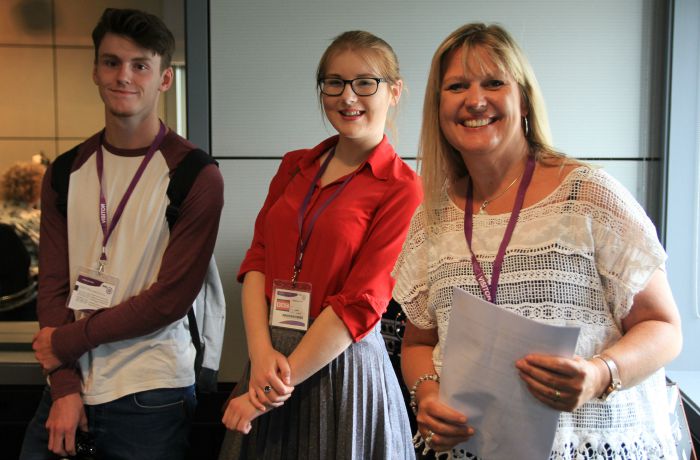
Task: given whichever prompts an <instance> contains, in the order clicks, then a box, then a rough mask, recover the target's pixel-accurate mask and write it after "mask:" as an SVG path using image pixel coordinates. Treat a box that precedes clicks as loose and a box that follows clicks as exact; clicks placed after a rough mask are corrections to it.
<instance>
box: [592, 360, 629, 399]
mask: <svg viewBox="0 0 700 460" xmlns="http://www.w3.org/2000/svg"><path fill="white" fill-rule="evenodd" d="M593 357H594V358H598V359H599V360H601V361H603V362H604V363H605V365H606V366H607V368H608V370H609V371H610V385H608V387H607V388H606V389H605V391H603V394H602V395H600V396H598V399H600V400H601V401H606V400H607V399H609V398H610V397H611V396H612V395H613V393H615V392H616V391H619V390H622V380H620V371H619V370H618V369H617V364H615V361H613V360H612V358H610V357H609V356H606V355H595V356H593Z"/></svg>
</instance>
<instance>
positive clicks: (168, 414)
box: [20, 385, 197, 460]
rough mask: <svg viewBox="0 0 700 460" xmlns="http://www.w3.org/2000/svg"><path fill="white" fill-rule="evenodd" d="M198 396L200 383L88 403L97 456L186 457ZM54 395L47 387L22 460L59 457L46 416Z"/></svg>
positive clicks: (149, 459)
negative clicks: (52, 446) (51, 443)
mask: <svg viewBox="0 0 700 460" xmlns="http://www.w3.org/2000/svg"><path fill="white" fill-rule="evenodd" d="M196 406H197V398H196V396H195V392H194V385H192V386H189V387H184V388H159V389H155V390H149V391H142V392H139V393H134V394H130V395H127V396H123V397H121V398H119V399H116V400H114V401H110V402H108V403H104V404H97V405H92V406H89V405H86V406H85V414H86V415H87V419H88V427H89V432H90V435H91V436H92V438H93V439H94V443H95V447H96V448H97V458H99V459H106V460H117V459H124V460H127V459H128V460H137V459H144V460H160V459H163V460H166V459H167V460H170V459H183V458H185V453H186V451H187V448H188V446H189V441H188V438H189V432H190V425H191V422H192V417H193V415H194V410H195V408H196ZM50 408H51V394H50V393H49V389H48V387H47V388H46V389H45V390H44V395H43V397H42V400H41V403H40V404H39V408H38V409H37V411H36V414H35V415H34V418H33V419H32V420H31V422H29V426H28V427H27V431H26V434H25V436H24V442H23V443H22V453H21V454H20V460H48V459H55V458H58V457H57V456H55V455H53V454H52V453H51V452H49V450H48V448H47V446H48V441H49V433H48V431H47V430H46V427H45V424H46V419H47V418H48V416H49V410H50Z"/></svg>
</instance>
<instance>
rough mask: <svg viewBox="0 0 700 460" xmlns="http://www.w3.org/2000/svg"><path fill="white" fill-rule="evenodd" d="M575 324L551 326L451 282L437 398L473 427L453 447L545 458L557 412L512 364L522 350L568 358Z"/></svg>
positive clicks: (576, 330)
mask: <svg viewBox="0 0 700 460" xmlns="http://www.w3.org/2000/svg"><path fill="white" fill-rule="evenodd" d="M579 332H580V328H578V327H564V326H552V325H548V324H543V323H540V322H537V321H533V320H531V319H528V318H524V317H522V316H520V315H518V314H516V313H513V312H509V311H506V310H504V309H503V308H501V307H497V306H495V305H493V304H491V303H489V302H486V301H485V300H483V299H481V298H479V297H476V296H473V295H471V294H469V293H468V292H466V291H464V290H462V289H459V288H454V292H453V303H452V313H451V316H450V324H449V327H448V330H447V338H446V340H445V350H444V352H445V353H444V359H443V367H442V375H441V376H440V382H441V383H440V399H441V400H442V401H444V402H445V403H446V404H448V405H449V406H451V407H453V408H455V409H456V410H459V411H460V412H462V413H464V414H465V415H466V416H467V417H468V418H469V425H471V426H473V427H474V429H475V430H476V433H475V434H474V436H473V437H472V438H470V439H469V441H468V442H466V443H464V444H460V445H459V446H457V447H456V448H457V449H465V450H466V451H467V452H470V453H471V454H474V455H477V456H478V457H479V458H487V459H489V458H549V453H550V450H551V447H552V443H553V442H554V434H555V431H556V427H557V420H558V418H559V412H558V411H556V410H554V409H552V408H550V407H548V406H546V405H544V404H543V403H541V402H540V401H538V400H537V399H535V397H534V396H532V395H531V394H530V393H529V392H528V390H527V387H526V385H525V383H524V382H523V381H522V380H521V379H520V377H519V376H518V370H517V369H516V367H515V362H516V361H517V360H518V359H520V358H522V357H523V356H525V355H526V354H528V353H546V354H553V355H558V356H567V357H571V356H573V354H574V350H575V349H576V341H577V340H578V336H579Z"/></svg>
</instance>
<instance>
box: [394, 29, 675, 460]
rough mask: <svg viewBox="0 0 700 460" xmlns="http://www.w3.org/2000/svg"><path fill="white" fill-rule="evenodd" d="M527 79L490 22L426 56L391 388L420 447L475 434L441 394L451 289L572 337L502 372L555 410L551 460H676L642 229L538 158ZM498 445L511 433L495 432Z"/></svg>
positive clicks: (618, 201)
mask: <svg viewBox="0 0 700 460" xmlns="http://www.w3.org/2000/svg"><path fill="white" fill-rule="evenodd" d="M551 145H552V143H551V138H550V134H549V129H548V122H547V115H546V112H545V108H544V103H543V99H542V96H541V94H540V90H539V87H538V85H537V81H536V79H535V76H534V74H533V72H532V69H531V68H530V66H529V64H528V62H527V60H526V58H525V56H524V54H523V53H522V51H521V50H520V49H519V47H518V45H517V44H516V43H515V41H514V40H513V39H512V38H511V36H510V35H509V34H508V33H507V32H506V31H505V30H504V29H503V28H501V27H499V26H497V25H490V26H487V25H484V24H467V25H465V26H463V27H460V28H459V29H457V30H456V31H455V32H453V33H452V34H450V36H448V37H447V38H446V39H445V41H443V43H442V44H441V45H440V47H439V48H438V50H437V51H436V53H435V55H434V58H433V61H432V65H431V70H430V75H429V79H428V86H427V89H426V95H425V104H424V112H423V128H422V133H421V146H420V153H419V154H420V159H421V175H422V178H423V180H424V192H425V200H424V202H423V204H422V205H421V206H420V207H419V209H418V210H417V211H416V214H415V215H414V217H413V220H412V223H411V228H410V230H409V235H408V237H407V240H406V243H405V245H404V248H403V252H402V254H401V256H400V257H399V261H398V263H397V265H396V268H395V271H394V275H395V276H396V278H397V285H396V288H395V290H394V297H395V298H396V299H397V301H398V302H399V303H400V304H401V305H402V307H403V309H404V311H405V312H406V315H407V317H408V319H409V322H408V325H407V327H406V333H405V336H404V344H403V350H402V369H403V374H404V379H405V381H406V382H407V384H408V385H409V387H411V386H412V388H413V389H414V392H413V401H412V405H413V406H414V407H415V409H416V411H417V420H418V427H419V433H418V434H417V438H416V440H417V442H418V443H419V444H423V447H427V449H425V450H424V452H426V453H427V451H428V450H429V449H433V450H435V451H438V452H446V453H447V454H448V456H451V457H455V458H473V455H472V454H471V453H469V452H464V451H463V450H453V448H454V447H455V446H456V445H458V444H459V443H461V442H464V441H466V440H468V439H469V438H470V437H471V436H474V435H478V432H477V431H476V430H475V429H474V427H473V426H471V425H470V422H469V415H470V414H461V413H458V412H457V411H455V410H454V409H452V408H450V407H447V406H446V405H445V404H443V403H442V402H441V401H440V400H439V398H438V391H439V387H440V378H439V377H440V374H441V372H442V359H443V345H444V341H445V336H446V332H447V327H448V322H449V317H450V310H451V307H452V289H453V287H454V286H459V287H461V288H463V289H465V290H467V291H469V292H470V293H472V294H474V295H476V296H481V297H483V298H485V299H486V300H488V301H490V302H492V303H494V304H495V305H497V306H498V307H500V308H503V309H505V310H508V311H511V312H515V313H517V314H520V315H522V316H525V317H529V318H532V319H535V320H538V321H541V322H545V323H549V324H555V325H575V326H579V327H580V328H581V331H582V332H581V336H580V339H579V342H578V344H577V348H576V356H575V357H574V358H562V357H558V356H549V355H542V354H526V355H524V356H523V357H522V358H521V359H519V360H518V361H517V362H514V363H513V368H512V378H513V379H519V380H520V381H522V383H523V384H524V385H526V386H527V389H528V390H529V392H530V393H531V394H532V396H533V397H534V398H536V399H537V400H538V401H539V402H540V403H541V404H545V405H547V406H549V407H551V408H553V409H555V410H557V411H561V415H560V417H559V422H558V427H557V431H556V435H555V440H554V444H553V445H552V447H551V454H550V458H551V459H592V458H595V459H641V458H644V459H659V458H664V459H667V458H675V454H674V453H673V452H674V451H673V440H672V438H671V431H670V427H669V421H668V415H667V414H668V412H667V408H666V404H667V402H666V397H665V386H664V385H665V382H664V371H663V366H664V364H666V363H668V362H669V361H670V360H672V359H673V358H674V357H675V356H676V355H677V354H678V353H679V351H680V348H681V329H680V320H679V315H678V311H677V308H676V305H675V303H674V300H673V296H672V295H671V291H670V289H669V285H668V281H667V279H666V274H665V271H664V261H665V258H666V255H665V253H664V250H663V248H662V247H661V244H660V243H659V241H658V239H657V237H656V232H655V229H654V226H653V225H652V223H651V222H650V220H649V219H648V217H647V216H646V214H645V213H644V211H643V209H642V208H641V207H640V206H639V204H637V203H636V202H635V201H634V199H633V198H632V196H631V195H630V194H629V192H627V191H626V190H625V189H624V188H623V187H622V186H621V185H620V184H619V183H618V182H617V181H615V180H614V179H613V178H612V177H610V176H609V175H608V174H606V173H605V172H604V171H602V170H598V169H593V168H591V167H589V166H587V165H585V164H581V163H579V162H576V161H573V160H570V159H567V158H566V157H565V156H564V155H561V154H559V153H557V152H556V151H554V149H553V148H552V147H551ZM502 435H503V436H508V433H503V434H502Z"/></svg>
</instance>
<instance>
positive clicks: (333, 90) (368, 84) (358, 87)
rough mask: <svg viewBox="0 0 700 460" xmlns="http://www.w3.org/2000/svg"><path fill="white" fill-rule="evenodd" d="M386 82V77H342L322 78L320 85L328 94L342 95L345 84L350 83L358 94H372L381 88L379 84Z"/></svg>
mask: <svg viewBox="0 0 700 460" xmlns="http://www.w3.org/2000/svg"><path fill="white" fill-rule="evenodd" d="M381 82H386V79H385V78H375V77H362V78H353V79H352V80H343V79H342V78H321V79H319V80H318V87H319V88H320V89H321V92H322V93H323V94H325V95H326V96H340V95H341V94H343V91H345V85H347V84H349V85H350V88H352V91H353V92H354V93H355V94H357V95H358V96H372V95H373V94H375V93H376V92H377V90H378V89H379V84H380V83H381Z"/></svg>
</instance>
